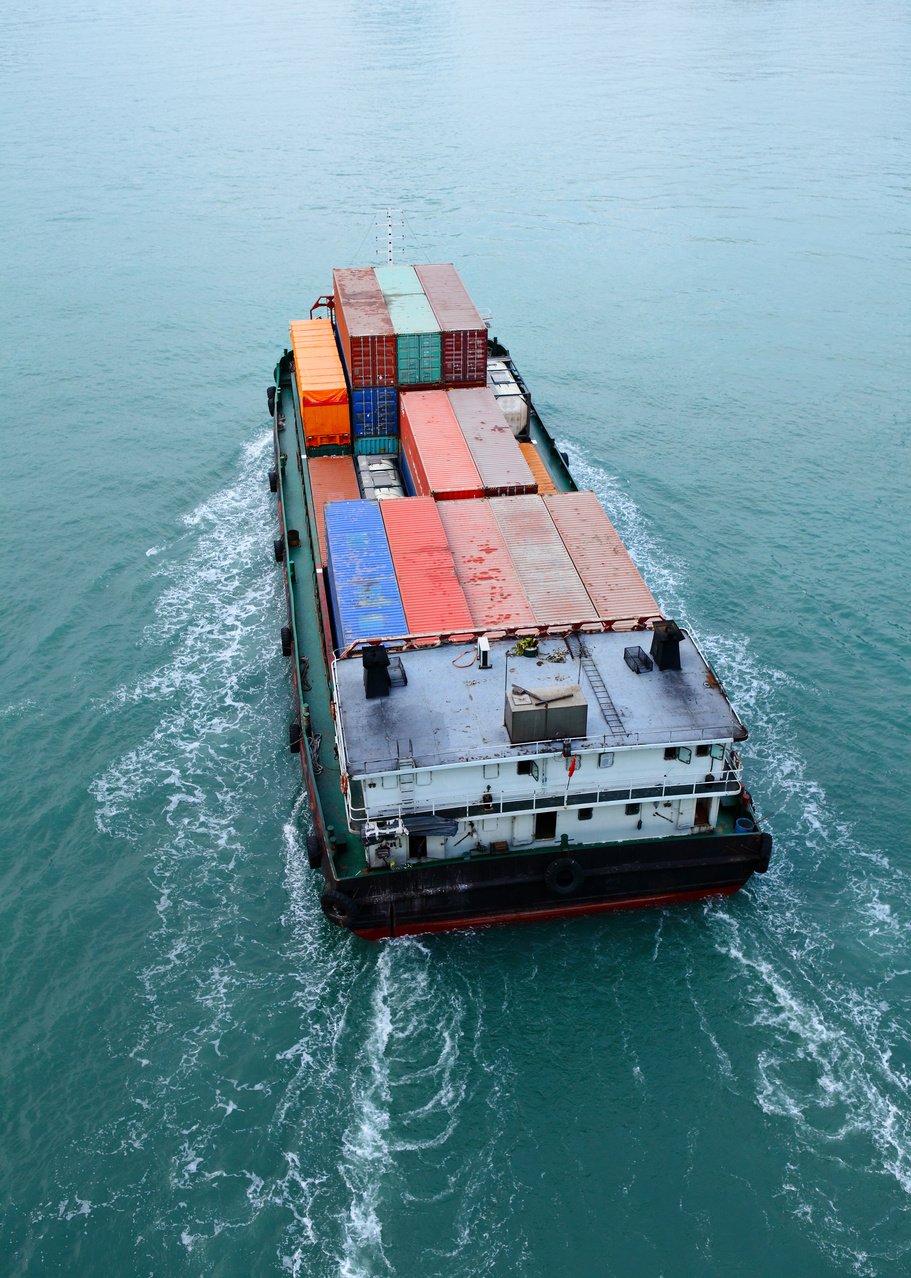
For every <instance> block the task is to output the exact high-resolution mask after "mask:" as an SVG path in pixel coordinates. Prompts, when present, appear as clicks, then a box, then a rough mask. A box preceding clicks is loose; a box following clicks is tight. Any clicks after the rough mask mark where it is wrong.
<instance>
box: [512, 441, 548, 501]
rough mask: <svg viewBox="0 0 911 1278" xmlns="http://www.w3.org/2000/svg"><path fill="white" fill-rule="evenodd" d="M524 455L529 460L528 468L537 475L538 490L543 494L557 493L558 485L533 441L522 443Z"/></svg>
mask: <svg viewBox="0 0 911 1278" xmlns="http://www.w3.org/2000/svg"><path fill="white" fill-rule="evenodd" d="M519 447H520V448H521V449H522V456H523V457H524V458H525V460H526V461H527V462H528V469H529V470H530V471H531V473H532V474H533V475H534V477H535V483H536V484H537V485H538V492H539V493H540V494H541V495H542V496H543V495H544V494H545V493H555V492H556V491H557V485H556V484H555V483H554V481H553V480H552V479H551V477H550V472H549V471H548V469H547V467H546V466H545V465H544V462H543V460H542V459H541V454H540V453H539V452H538V450H537V448H536V447H535V445H534V444H532V443H530V442H529V443H527V444H520V445H519Z"/></svg>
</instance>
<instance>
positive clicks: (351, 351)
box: [332, 267, 396, 388]
mask: <svg viewBox="0 0 911 1278" xmlns="http://www.w3.org/2000/svg"><path fill="white" fill-rule="evenodd" d="M332 287H333V290H334V293H335V324H336V327H337V329H338V337H339V342H340V343H341V347H342V352H343V354H344V356H345V367H346V368H347V369H348V380H349V381H350V383H351V386H352V388H354V387H357V388H361V387H363V386H394V385H395V383H396V345H395V340H396V339H395V330H394V329H393V327H392V320H391V319H390V318H389V310H388V307H387V306H386V300H385V298H384V297H383V291H382V289H381V288H380V286H379V284H378V283H377V278H376V276H375V275H374V273H373V268H372V267H355V268H351V269H349V270H343V271H342V270H335V271H333V272H332Z"/></svg>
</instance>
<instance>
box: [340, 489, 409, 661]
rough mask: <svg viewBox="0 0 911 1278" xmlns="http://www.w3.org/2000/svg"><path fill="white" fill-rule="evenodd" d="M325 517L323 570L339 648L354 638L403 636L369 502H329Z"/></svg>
mask: <svg viewBox="0 0 911 1278" xmlns="http://www.w3.org/2000/svg"><path fill="white" fill-rule="evenodd" d="M325 516H326V543H327V552H326V571H327V574H328V578H329V583H330V587H331V589H330V592H329V593H330V599H331V604H332V615H333V618H334V620H335V633H336V638H337V640H338V643H339V646H340V647H342V648H344V647H345V646H346V645H347V644H349V643H352V642H353V641H354V640H356V639H391V638H393V637H394V636H396V635H403V634H407V632H408V622H407V621H406V619H405V610H404V608H403V607H402V597H401V595H400V594H399V588H398V585H397V583H396V580H395V569H394V568H393V566H392V556H391V554H390V553H389V543H388V541H387V539H386V529H385V528H384V526H383V517H382V515H381V514H380V509H379V506H378V505H377V503H376V502H372V501H340V502H330V503H329V504H328V505H327V506H326V508H325Z"/></svg>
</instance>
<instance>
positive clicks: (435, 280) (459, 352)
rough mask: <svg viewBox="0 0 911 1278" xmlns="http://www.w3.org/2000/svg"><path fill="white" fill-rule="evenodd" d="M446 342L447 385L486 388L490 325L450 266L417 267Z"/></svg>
mask: <svg viewBox="0 0 911 1278" xmlns="http://www.w3.org/2000/svg"><path fill="white" fill-rule="evenodd" d="M414 269H415V272H416V274H417V277H418V279H419V280H420V281H421V284H422V286H423V289H424V295H425V297H426V298H427V300H428V302H429V303H430V305H431V307H432V308H433V313H434V315H435V316H436V319H437V323H438V324H439V326H440V334H441V339H442V347H441V350H442V360H443V382H444V384H445V385H446V386H483V385H484V384H485V382H486V381H487V326H486V325H485V323H484V321H483V320H482V319H481V316H480V315H479V314H478V311H477V309H476V308H475V305H474V303H473V302H472V300H471V298H470V297H469V296H468V292H467V290H466V288H465V286H464V284H463V283H462V281H461V280H460V279H459V274H458V272H457V271H456V269H455V267H454V266H452V265H451V264H450V263H447V264H445V265H440V266H416V267H415V268H414Z"/></svg>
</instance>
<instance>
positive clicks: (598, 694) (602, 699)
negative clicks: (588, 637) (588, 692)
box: [566, 635, 623, 732]
mask: <svg viewBox="0 0 911 1278" xmlns="http://www.w3.org/2000/svg"><path fill="white" fill-rule="evenodd" d="M574 642H575V643H577V644H578V645H579V647H578V651H573V646H574ZM566 646H567V647H568V648H569V650H570V652H572V654H573V656H574V657H578V658H579V664H580V666H581V667H582V669H583V670H584V671H585V677H586V679H588V682H589V683H590V684H591V688H592V692H593V693H594V694H595V700H596V701H597V702H598V705H599V706H600V707H601V713H602V714H603V715H604V718H605V721H606V723H607V726H608V727H609V728H612V729H613V731H614V732H622V731H623V720H622V719H621V718H620V715H619V714H618V713H617V707H616V706H615V705H614V703H613V701H612V700H611V695H610V693H609V692H608V690H607V684H606V683H605V682H604V680H603V679H602V678H601V671H600V670H599V669H598V667H597V665H596V664H595V662H594V661H593V659H592V655H591V653H590V652H589V650H588V648H586V646H585V641H584V640H583V639H580V638H579V637H578V636H577V635H569V636H567V640H566Z"/></svg>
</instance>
